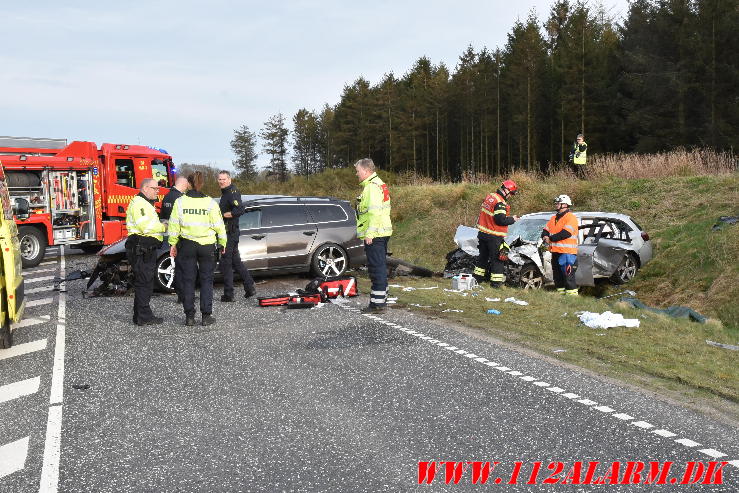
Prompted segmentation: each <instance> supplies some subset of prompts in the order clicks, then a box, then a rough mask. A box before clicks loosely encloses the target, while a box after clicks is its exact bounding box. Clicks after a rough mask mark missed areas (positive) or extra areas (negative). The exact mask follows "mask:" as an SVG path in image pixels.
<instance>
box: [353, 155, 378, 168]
mask: <svg viewBox="0 0 739 493" xmlns="http://www.w3.org/2000/svg"><path fill="white" fill-rule="evenodd" d="M354 167H355V168H360V167H361V168H364V169H366V170H367V171H375V162H374V161H373V160H372V159H370V158H368V157H365V158H362V159H360V160H359V161H357V162H356V163H354Z"/></svg>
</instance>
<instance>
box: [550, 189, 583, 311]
mask: <svg viewBox="0 0 739 493" xmlns="http://www.w3.org/2000/svg"><path fill="white" fill-rule="evenodd" d="M571 207H572V199H571V198H570V196H569V195H565V194H562V195H559V196H557V198H556V199H554V208H555V209H556V211H557V213H556V214H554V215H553V216H552V217H551V218H550V219H549V222H548V223H547V225H546V226H545V227H544V230H543V231H542V232H541V237H542V239H543V240H544V243H546V244H547V245H549V250H550V251H551V252H552V276H553V277H554V286H555V287H556V288H557V292H559V293H562V294H567V295H572V296H577V295H578V292H577V282H576V281H575V271H576V270H577V241H578V233H579V230H578V225H577V217H576V216H575V214H573V212H572V211H571V210H570V208H571Z"/></svg>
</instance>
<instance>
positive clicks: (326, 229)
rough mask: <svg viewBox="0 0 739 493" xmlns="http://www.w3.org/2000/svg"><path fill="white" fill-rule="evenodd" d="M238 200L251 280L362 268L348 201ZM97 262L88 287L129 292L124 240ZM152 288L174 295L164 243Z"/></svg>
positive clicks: (170, 263)
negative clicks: (242, 210) (242, 208)
mask: <svg viewBox="0 0 739 493" xmlns="http://www.w3.org/2000/svg"><path fill="white" fill-rule="evenodd" d="M242 199H243V201H244V205H245V208H246V212H245V213H244V214H243V215H242V216H241V217H239V230H240V236H241V237H240V240H239V253H240V254H241V259H242V260H243V261H244V262H246V265H247V267H248V268H249V272H250V273H251V274H252V275H254V276H268V275H274V274H283V273H299V272H309V273H311V274H313V275H315V276H319V277H330V276H339V275H342V274H343V273H344V272H346V271H347V270H349V269H350V268H354V267H358V266H360V265H363V264H364V263H365V262H366V256H365V254H364V248H363V243H362V241H361V240H359V239H358V238H357V219H356V214H355V212H354V209H352V207H351V204H350V203H349V202H347V201H346V200H340V199H336V198H332V197H290V196H250V195H244V196H242ZM98 256H99V260H98V264H97V266H96V267H95V271H94V272H93V274H92V276H91V277H90V282H89V283H88V287H90V286H92V284H93V282H94V281H95V280H96V279H97V278H100V279H101V287H100V288H98V289H102V290H105V289H113V290H119V291H122V290H125V289H127V288H128V284H129V276H130V269H129V266H128V262H127V260H126V252H125V239H123V240H121V241H119V242H117V243H114V244H112V245H110V246H108V247H107V248H104V249H103V250H101V251H100V252H99V253H98ZM218 275H219V272H218V271H217V270H216V276H218ZM237 278H238V276H237ZM156 286H157V287H158V288H159V289H160V290H161V291H165V292H172V291H174V287H173V286H174V259H173V258H172V257H171V256H170V255H169V245H168V243H167V242H166V239H165V242H164V244H163V245H162V246H161V247H160V248H159V251H158V254H157V276H156Z"/></svg>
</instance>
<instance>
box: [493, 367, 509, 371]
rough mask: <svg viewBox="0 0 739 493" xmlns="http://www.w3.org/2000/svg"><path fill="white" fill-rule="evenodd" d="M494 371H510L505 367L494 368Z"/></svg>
mask: <svg viewBox="0 0 739 493" xmlns="http://www.w3.org/2000/svg"><path fill="white" fill-rule="evenodd" d="M496 370H500V371H508V370H510V368H508V367H507V366H499V367H497V368H496Z"/></svg>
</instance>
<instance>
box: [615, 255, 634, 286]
mask: <svg viewBox="0 0 739 493" xmlns="http://www.w3.org/2000/svg"><path fill="white" fill-rule="evenodd" d="M638 269H639V266H638V265H637V263H636V260H635V259H634V256H633V255H631V254H628V253H627V254H626V255H625V256H624V259H623V260H622V261H621V263H620V264H619V266H618V268H617V269H616V272H615V273H614V274H613V281H614V282H615V283H616V284H625V283H627V282H629V281H631V280H632V279H633V278H634V277H635V276H636V271H637V270H638Z"/></svg>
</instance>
